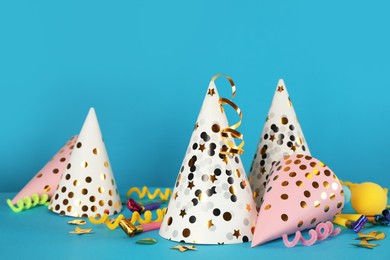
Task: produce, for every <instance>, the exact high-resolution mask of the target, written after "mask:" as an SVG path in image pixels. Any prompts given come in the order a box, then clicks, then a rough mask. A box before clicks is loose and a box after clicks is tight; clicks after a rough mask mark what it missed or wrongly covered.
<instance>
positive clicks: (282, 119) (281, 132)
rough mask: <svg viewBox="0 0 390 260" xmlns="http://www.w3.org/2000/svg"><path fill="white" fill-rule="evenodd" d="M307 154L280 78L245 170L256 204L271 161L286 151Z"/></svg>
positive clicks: (262, 191) (266, 178) (260, 195)
mask: <svg viewBox="0 0 390 260" xmlns="http://www.w3.org/2000/svg"><path fill="white" fill-rule="evenodd" d="M298 153H299V154H305V155H310V151H309V147H308V146H307V144H306V140H305V137H304V136H303V132H302V129H301V126H300V124H299V122H298V118H297V116H296V114H295V110H294V107H293V105H292V103H291V100H290V97H289V95H288V92H287V88H286V86H285V84H284V82H283V80H282V79H281V80H279V82H278V86H277V88H276V91H275V95H274V98H273V100H272V104H271V108H270V109H269V112H268V116H267V119H266V122H265V124H264V128H263V132H262V134H261V137H260V141H259V143H258V145H257V149H256V154H255V156H254V159H253V162H252V166H251V169H250V173H249V183H250V186H251V188H252V191H253V197H254V198H255V202H256V204H257V206H258V207H260V206H261V203H262V198H263V194H264V191H265V185H266V182H267V180H268V175H269V172H270V170H271V166H272V163H273V162H274V161H278V160H281V159H282V158H283V156H285V155H289V154H298Z"/></svg>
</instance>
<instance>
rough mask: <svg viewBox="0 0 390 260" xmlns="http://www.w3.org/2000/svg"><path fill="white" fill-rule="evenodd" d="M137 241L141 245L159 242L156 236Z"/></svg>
mask: <svg viewBox="0 0 390 260" xmlns="http://www.w3.org/2000/svg"><path fill="white" fill-rule="evenodd" d="M136 243H137V244H141V245H153V244H156V243H157V240H156V239H154V238H143V239H140V240H138V241H136Z"/></svg>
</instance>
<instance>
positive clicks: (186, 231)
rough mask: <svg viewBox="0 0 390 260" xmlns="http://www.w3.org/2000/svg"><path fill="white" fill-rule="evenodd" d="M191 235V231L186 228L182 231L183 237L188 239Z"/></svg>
mask: <svg viewBox="0 0 390 260" xmlns="http://www.w3.org/2000/svg"><path fill="white" fill-rule="evenodd" d="M190 235H191V231H190V229H188V228H185V229H183V237H189V236H190Z"/></svg>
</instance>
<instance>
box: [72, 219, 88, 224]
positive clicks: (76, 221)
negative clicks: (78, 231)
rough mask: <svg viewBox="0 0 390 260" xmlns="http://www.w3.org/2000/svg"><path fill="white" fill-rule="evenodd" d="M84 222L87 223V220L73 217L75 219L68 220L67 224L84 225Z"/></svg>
mask: <svg viewBox="0 0 390 260" xmlns="http://www.w3.org/2000/svg"><path fill="white" fill-rule="evenodd" d="M86 223H87V221H85V220H82V219H75V220H71V221H68V224H71V225H85V224H86Z"/></svg>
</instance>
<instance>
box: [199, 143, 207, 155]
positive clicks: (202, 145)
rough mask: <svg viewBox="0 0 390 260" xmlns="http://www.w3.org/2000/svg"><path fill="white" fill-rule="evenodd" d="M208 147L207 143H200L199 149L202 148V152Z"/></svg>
mask: <svg viewBox="0 0 390 260" xmlns="http://www.w3.org/2000/svg"><path fill="white" fill-rule="evenodd" d="M205 149H206V147H205V144H200V145H199V148H198V150H200V151H201V152H202V153H203V151H204V150H205Z"/></svg>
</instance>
